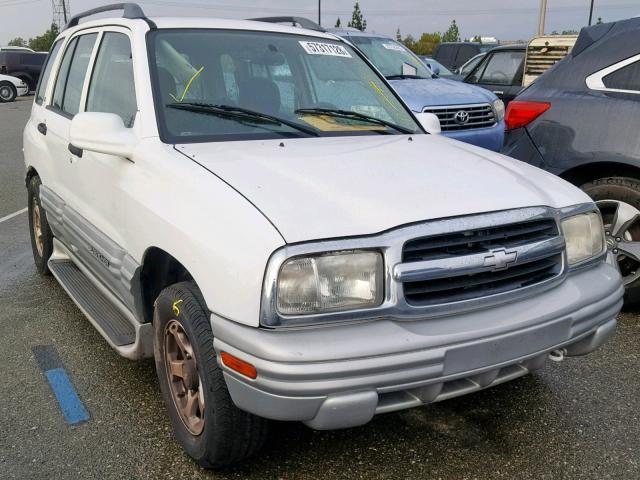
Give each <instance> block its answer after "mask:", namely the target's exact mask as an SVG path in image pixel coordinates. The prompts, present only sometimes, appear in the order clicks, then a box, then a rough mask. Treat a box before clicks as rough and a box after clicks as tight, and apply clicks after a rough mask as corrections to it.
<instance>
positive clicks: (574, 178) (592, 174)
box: [559, 162, 640, 187]
mask: <svg viewBox="0 0 640 480" xmlns="http://www.w3.org/2000/svg"><path fill="white" fill-rule="evenodd" d="M559 176H560V177H561V178H563V179H564V180H566V181H568V182H570V183H573V184H574V185H576V186H578V187H579V186H581V185H583V184H585V183H587V182H590V181H592V180H596V179H598V178H604V177H631V178H635V179H638V180H639V181H640V167H638V166H635V165H633V164H630V163H621V162H592V163H586V164H582V165H578V166H575V167H573V168H570V169H569V170H565V171H564V172H562V173H561V174H560V175H559Z"/></svg>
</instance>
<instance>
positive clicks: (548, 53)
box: [525, 45, 571, 75]
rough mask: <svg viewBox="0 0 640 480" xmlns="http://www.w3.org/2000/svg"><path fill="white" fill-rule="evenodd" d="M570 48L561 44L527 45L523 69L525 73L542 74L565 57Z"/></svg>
mask: <svg viewBox="0 0 640 480" xmlns="http://www.w3.org/2000/svg"><path fill="white" fill-rule="evenodd" d="M570 50H571V48H570V47H568V46H561V45H558V46H539V47H533V46H532V47H529V49H528V51H527V66H526V69H525V73H526V75H542V74H543V73H544V72H546V71H547V70H549V69H550V68H551V67H553V66H554V65H555V64H556V63H558V62H559V61H560V60H562V59H563V58H564V57H566V56H567V54H568V53H569V51H570Z"/></svg>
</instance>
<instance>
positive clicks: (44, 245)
mask: <svg viewBox="0 0 640 480" xmlns="http://www.w3.org/2000/svg"><path fill="white" fill-rule="evenodd" d="M41 184H42V182H41V181H40V177H38V176H34V177H32V178H31V179H30V180H29V184H28V186H27V192H28V198H27V201H28V202H29V203H28V211H29V231H30V232H31V250H32V252H33V261H34V263H35V265H36V269H37V270H38V273H40V274H42V275H48V274H49V273H50V272H49V265H48V264H47V262H48V261H49V257H51V254H52V253H53V232H51V227H49V222H48V221H47V214H46V212H45V211H44V209H43V208H42V204H41V203H40V185H41Z"/></svg>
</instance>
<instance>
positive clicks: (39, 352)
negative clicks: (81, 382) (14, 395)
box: [31, 345, 89, 425]
mask: <svg viewBox="0 0 640 480" xmlns="http://www.w3.org/2000/svg"><path fill="white" fill-rule="evenodd" d="M31 350H32V351H33V355H34V357H35V359H36V362H37V363H38V367H40V370H42V373H44V374H45V376H46V377H47V381H48V382H49V386H50V387H51V390H53V394H54V395H55V396H56V400H58V405H59V406H60V409H61V410H62V414H63V415H64V419H65V420H66V421H67V423H68V424H70V425H77V424H78V423H82V422H86V421H87V420H89V412H87V409H86V408H85V407H84V404H83V403H82V400H80V397H79V396H78V393H77V392H76V389H75V388H74V387H73V383H71V379H70V378H69V376H68V375H67V372H66V371H65V369H64V365H63V364H62V360H61V359H60V355H58V351H57V350H56V349H55V347H53V346H52V345H39V346H36V347H33V348H32V349H31Z"/></svg>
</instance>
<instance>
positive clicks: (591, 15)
mask: <svg viewBox="0 0 640 480" xmlns="http://www.w3.org/2000/svg"><path fill="white" fill-rule="evenodd" d="M593 1H594V0H591V8H590V9H589V26H591V22H592V20H593Z"/></svg>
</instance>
